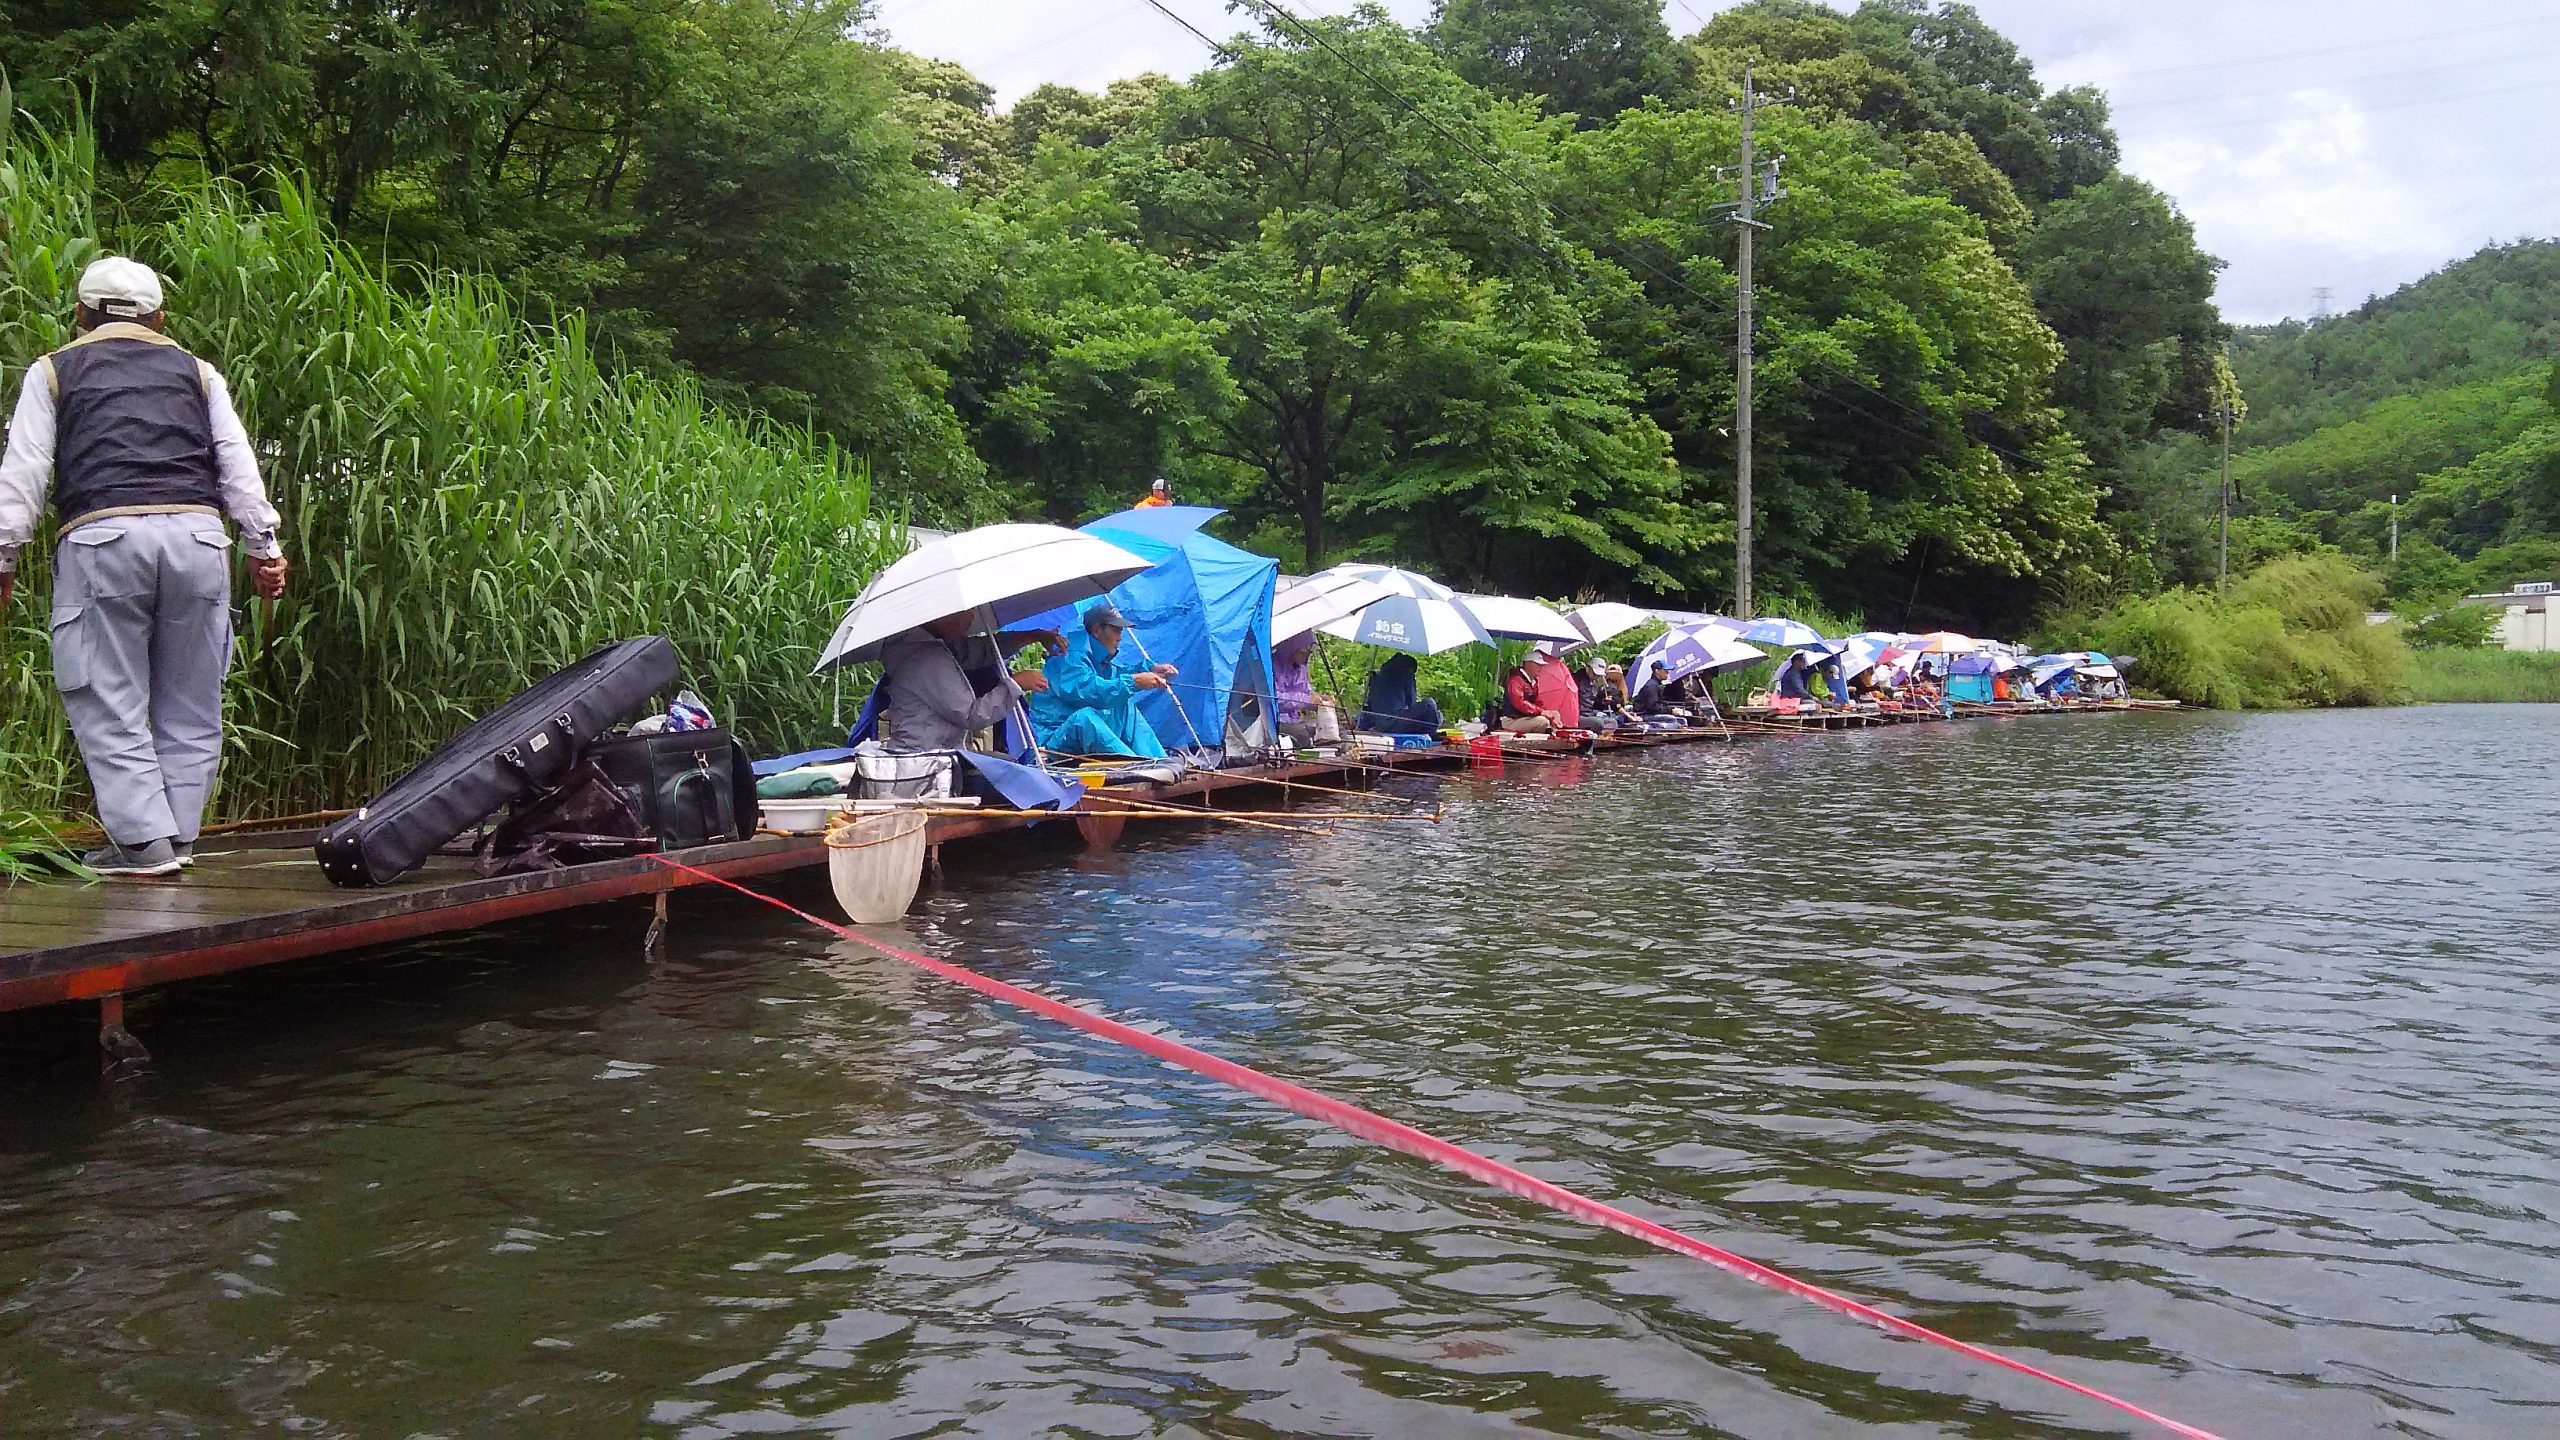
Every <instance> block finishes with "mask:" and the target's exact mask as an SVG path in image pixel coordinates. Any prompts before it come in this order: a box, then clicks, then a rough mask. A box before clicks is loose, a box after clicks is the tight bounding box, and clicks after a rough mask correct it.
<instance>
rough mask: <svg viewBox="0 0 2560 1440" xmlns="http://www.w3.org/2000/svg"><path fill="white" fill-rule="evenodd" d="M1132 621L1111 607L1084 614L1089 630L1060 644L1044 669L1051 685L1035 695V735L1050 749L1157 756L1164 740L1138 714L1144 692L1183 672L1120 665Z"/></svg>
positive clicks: (1068, 752)
mask: <svg viewBox="0 0 2560 1440" xmlns="http://www.w3.org/2000/svg"><path fill="white" fill-rule="evenodd" d="M1127 627H1128V622H1127V621H1125V620H1123V619H1121V618H1120V612H1119V611H1117V610H1114V609H1112V608H1111V607H1110V606H1109V605H1096V606H1094V607H1093V608H1092V609H1090V610H1087V611H1086V612H1084V633H1083V634H1082V635H1079V636H1077V637H1076V638H1075V639H1073V640H1071V641H1069V642H1067V644H1066V645H1064V646H1062V647H1060V649H1059V651H1058V653H1057V654H1055V655H1052V656H1050V657H1049V661H1048V663H1047V664H1045V665H1043V666H1041V667H1040V669H1041V673H1042V674H1043V675H1046V676H1047V677H1048V680H1049V688H1048V689H1047V690H1045V691H1042V692H1041V693H1040V694H1037V695H1034V696H1032V697H1030V700H1029V704H1028V708H1029V709H1030V712H1031V729H1032V733H1033V734H1035V735H1037V736H1038V737H1039V740H1040V747H1041V748H1042V749H1044V750H1055V751H1057V752H1058V753H1059V754H1062V755H1129V756H1137V757H1142V758H1145V759H1150V760H1156V759H1162V758H1163V757H1164V753H1165V751H1164V742H1163V741H1162V740H1160V739H1158V738H1156V732H1155V727H1154V726H1152V725H1149V724H1148V723H1147V717H1145V716H1144V715H1141V714H1139V713H1138V705H1137V696H1138V692H1139V691H1141V690H1161V689H1163V688H1164V687H1165V682H1166V681H1168V680H1170V679H1172V678H1173V677H1174V675H1176V674H1178V673H1179V672H1178V671H1176V670H1175V669H1174V667H1172V666H1170V665H1157V666H1153V667H1151V668H1146V669H1127V670H1124V669H1122V668H1121V666H1120V662H1119V659H1118V656H1119V653H1120V635H1121V632H1122V631H1123V630H1125V629H1126V628H1127Z"/></svg>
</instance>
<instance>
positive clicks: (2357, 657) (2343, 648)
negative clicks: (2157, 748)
mask: <svg viewBox="0 0 2560 1440" xmlns="http://www.w3.org/2000/svg"><path fill="white" fill-rule="evenodd" d="M2381 596H2382V586H2381V582H2380V581H2379V580H2377V579H2376V578H2375V577H2373V576H2372V575H2370V574H2368V573H2366V572H2365V571H2363V570H2361V569H2359V568H2357V567H2356V566H2355V565H2354V564H2353V563H2351V562H2349V561H2347V560H2346V559H2344V558H2342V557H2339V556H2336V555H2295V556H2288V557H2286V558H2284V559H2281V560H2275V561H2271V562H2269V563H2268V564H2266V565H2263V566H2261V567H2259V568H2258V569H2256V570H2254V571H2251V572H2250V573H2249V574H2247V575H2244V576H2242V577H2241V578H2240V579H2238V580H2236V581H2234V582H2233V583H2232V586H2231V593H2230V595H2229V596H2228V597H2227V598H2222V597H2217V596H2215V595H2213V594H2212V593H2210V592H2206V591H2198V590H2172V591H2169V592H2167V593H2165V594H2160V595H2151V596H2145V597H2143V598H2141V599H2137V600H2132V601H2128V602H2126V603H2125V604H2123V605H2121V606H2119V607H2118V608H2116V609H2115V610H2112V611H2110V612H2108V613H2106V614H2104V615H2100V616H2096V617H2094V618H2083V619H2079V620H2064V621H2061V622H2058V623H2057V624H2056V625H2055V626H2054V627H2052V629H2051V630H2049V631H2048V634H2047V638H2048V639H2050V640H2052V641H2053V648H2061V649H2083V648H2096V649H2099V650H2104V651H2106V652H2107V653H2108V654H2111V655H2131V656H2133V657H2135V660H2136V664H2135V667H2134V669H2133V670H2132V672H2131V674H2132V678H2133V681H2134V683H2135V684H2136V685H2137V686H2139V687H2140V688H2142V689H2144V690H2147V691H2151V692H2153V693H2156V694H2161V695H2166V696H2168V697H2170V698H2171V699H2176V700H2184V701H2186V702H2188V703H2190V704H2195V705H2210V706H2213V707H2215V708H2217V709H2225V710H2272V709H2290V708H2294V707H2299V706H2323V705H2392V704H2397V703H2399V702H2400V701H2401V700H2403V699H2405V698H2406V690H2405V680H2406V676H2407V673H2408V666H2409V647H2408V645H2407V643H2406V642H2405V641H2404V640H2403V639H2402V637H2401V634H2400V627H2399V626H2398V625H2397V624H2386V625H2370V624H2367V623H2366V621H2365V615H2366V612H2367V611H2368V610H2369V609H2370V608H2371V607H2373V606H2374V605H2375V604H2377V603H2379V601H2380V600H2381Z"/></svg>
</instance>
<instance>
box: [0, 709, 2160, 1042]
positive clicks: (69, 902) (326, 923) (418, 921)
mask: <svg viewBox="0 0 2560 1440" xmlns="http://www.w3.org/2000/svg"><path fill="white" fill-rule="evenodd" d="M1976 708H1981V709H1989V708H1991V707H1976ZM2018 708H2019V709H2020V711H2021V712H2022V713H2023V712H2024V711H2026V710H2027V709H2029V707H2018ZM2123 708H2134V707H2133V706H2129V705H2122V704H2107V705H2098V704H2086V705H2076V706H2070V707H2056V708H2054V709H2053V710H2052V711H2051V712H2050V713H2064V714H2072V713H2090V712H2096V711H2103V710H2110V709H2123ZM1732 719H1733V723H1732V724H1730V725H1718V726H1711V727H1699V728H1693V729H1688V730H1682V731H1675V732H1667V733H1657V734H1651V735H1643V736H1629V737H1625V738H1617V737H1602V738H1600V739H1598V740H1597V741H1593V742H1589V744H1588V746H1587V748H1589V749H1592V750H1596V751H1599V752H1611V751H1617V750H1630V749H1650V748H1653V747H1655V746H1659V745H1666V744H1686V743H1696V742H1704V741H1731V740H1742V739H1751V738H1761V737H1767V736H1771V735H1778V734H1786V733H1795V732H1807V733H1810V732H1816V731H1822V730H1830V729H1845V728H1853V727H1865V726H1873V725H1883V724H1909V723H1938V722H1941V721H1943V720H1944V719H1945V717H1944V716H1941V715H1940V714H1938V713H1937V712H1935V711H1907V712H1900V713H1896V712H1883V713H1874V712H1867V713H1850V712H1836V711H1835V712H1828V713H1822V714H1805V715H1794V716H1784V715H1774V714H1762V713H1759V712H1749V711H1746V712H1741V713H1739V714H1737V715H1735V716H1734V717H1732ZM1504 748H1505V750H1506V751H1507V752H1519V753H1546V754H1554V753H1556V752H1559V751H1563V750H1565V749H1568V748H1571V747H1568V746H1566V745H1565V744H1563V743H1562V742H1558V741H1552V740H1544V739H1528V738H1523V737H1505V739H1504ZM1476 758H1477V757H1474V756H1473V755H1471V754H1470V752H1469V751H1468V749H1467V748H1466V747H1464V746H1460V745H1437V746H1428V747H1420V748H1413V749H1404V750H1398V751H1395V752H1393V753H1392V754H1376V753H1371V754H1364V755H1361V756H1358V757H1356V758H1355V757H1345V758H1343V759H1339V760H1311V761H1297V762H1291V763H1284V764H1276V765H1268V766H1261V767H1256V768H1251V769H1241V770H1222V771H1204V772H1197V773H1194V774H1190V775H1186V776H1183V777H1182V778H1181V779H1179V780H1175V781H1171V782H1166V783H1144V784H1135V785H1114V786H1111V787H1108V788H1106V789H1103V790H1099V791H1095V792H1093V793H1092V794H1090V795H1088V796H1087V797H1086V800H1085V805H1086V808H1088V809H1103V810H1110V809H1116V808H1122V807H1123V806H1124V805H1125V803H1126V802H1127V801H1131V800H1135V801H1142V802H1149V803H1159V804H1161V803H1166V802H1173V803H1178V804H1183V805H1191V806H1200V807H1204V808H1212V809H1214V808H1218V802H1219V800H1220V799H1221V797H1224V796H1226V795H1227V794H1228V793H1229V792H1232V791H1240V790H1262V791H1266V792H1267V791H1271V790H1273V789H1275V788H1278V789H1282V790H1283V791H1284V793H1285V787H1286V786H1287V784H1288V783H1289V782H1291V781H1295V780H1303V781H1306V782H1309V783H1311V784H1317V785H1326V786H1336V787H1357V786H1359V785H1361V784H1364V783H1370V782H1373V781H1374V779H1375V778H1376V777H1377V776H1378V775H1379V774H1380V773H1381V772H1388V771H1421V770H1434V769H1449V768H1455V767H1460V766H1465V765H1467V764H1469V763H1471V762H1472V761H1474V760H1475V759H1476ZM1230 808H1232V807H1230ZM1125 823H1126V821H1125V820H1121V819H1115V818H1111V817H1109V816H1104V815H1090V816H1079V815H1076V814H1075V813H1074V812H1067V813H1065V814H1062V815H1059V816H1056V817H1050V818H1043V819H1026V818H1024V817H1022V816H1019V815H1016V814H1006V813H999V814H989V815H982V816H981V815H939V816H936V817H935V818H934V819H933V820H932V822H931V828H930V829H929V831H928V832H927V836H928V839H929V841H930V842H931V843H932V844H934V845H937V846H939V845H945V844H950V843H953V842H955V841H962V840H969V839H972V838H975V837H983V836H992V835H998V834H1003V833H1008V832H1018V831H1021V830H1024V829H1027V828H1029V827H1031V826H1034V825H1053V826H1054V825H1063V824H1073V825H1075V826H1076V827H1077V828H1078V830H1079V831H1080V832H1081V833H1082V836H1083V838H1084V840H1085V841H1086V843H1088V844H1093V845H1100V846H1108V845H1111V844H1114V843H1116V842H1117V840H1118V838H1119V833H1120V829H1121V827H1122V826H1123V825H1124V824H1125ZM312 839H313V832H310V831H278V832H272V833H268V834H263V835H255V836H246V837H238V838H234V839H229V840H223V841H210V840H209V841H208V842H206V844H205V846H204V847H203V848H204V853H203V856H202V858H201V859H200V861H199V863H198V864H197V865H196V867H195V868H194V869H193V870H191V871H189V872H187V874H186V875H185V876H184V877H183V878H181V879H176V880H172V881H166V882H126V883H92V884H80V883H76V882H70V881H58V882H50V883H35V882H27V881H13V882H9V883H6V884H0V1011H7V1010H23V1009H28V1008H32V1007H37V1006H45V1005H57V1004H62V1003H66V1002H70V1001H88V1000H94V1001H97V1002H98V1003H99V1006H100V1021H101V1035H102V1039H104V1040H105V1041H106V1043H107V1045H108V1048H109V1051H110V1053H111V1054H112V1053H115V1052H116V1051H117V1050H118V1047H119V1046H120V1045H121V1046H126V1047H132V1048H133V1049H135V1050H138V1048H139V1047H138V1046H133V1042H132V1040H131V1037H130V1036H127V1035H125V1034H124V1033H123V1028H122V1019H123V998H124V997H125V996H127V995H129V994H132V993H134V992H135V991H139V990H145V989H149V988H151V987H153V986H157V985H166V984H169V983H171V982H174V981H179V980H188V979H193V978H196V977H198V976H205V975H217V974H222V973H224V972H227V971H233V970H243V969H249V968H252V967H256V966H262V965H273V964H279V963H283V962H286V961H291V960H300V959H306V958H309V957H312V956H317V955H327V954H333V953H337V952H341V951H347V950H354V949H358V948H361V947H364V946H369V945H379V944H383V943H386V942H390V941H397V940H409V939H415V938H417V937H420V936H425V935H435V934H443V933H449V932H452V931H458V930H470V929H476V928H479V927H481V926H485V925H492V924H497V923H500V922H503V921H508V920H514V919H519V918H522V917H524V916H528V915H538V914H542V913H545V912H547V911H554V910H566V909H571V908H574V907H577V906H583V905H594V904H599V903H602V902H605V901H609V900H619V899H626V898H630V897H633V896H643V895H653V896H656V897H658V904H659V910H660V916H661V919H663V915H664V908H665V904H666V900H665V897H666V895H667V894H668V893H669V892H670V891H674V890H679V889H683V888H686V887H688V886H691V885H697V884H703V883H706V882H704V881H703V880H701V879H699V878H697V877H695V876H693V875H689V874H686V873H684V872H682V871H678V870H674V869H670V868H668V867H667V866H665V865H661V864H659V863H657V861H655V860H653V859H650V858H647V857H634V858H630V859H623V860H611V861H604V862H600V863H596V864H588V865H575V866H570V867H568V868H565V869H561V870H553V871H545V872H540V873H536V874H530V875H508V876H500V877H498V878H495V879H483V878H481V877H480V876H479V875H478V874H476V873H475V872H474V871H473V869H472V867H471V862H470V860H469V859H467V858H463V857H438V858H436V859H434V860H431V861H430V862H429V863H428V864H427V866H426V867H425V868H424V869H423V870H421V871H419V872H418V873H416V874H414V875H411V876H409V877H407V878H405V879H402V880H400V881H398V882H396V883H393V884H390V885H384V886H379V887H375V888H372V889H361V890H348V889H340V888H338V887H336V886H333V885H331V884H330V883H329V882H328V881H327V880H326V879H325V878H323V877H322V875H321V873H320V867H319V865H318V864H317V863H316V862H315V861H314V860H313V859H312V855H311V849H310V846H311V841H312ZM668 858H671V859H677V860H681V861H682V862H683V863H684V864H686V865H687V866H690V867H692V868H694V869H696V870H700V871H703V872H705V873H707V874H710V875H715V876H719V877H721V878H724V879H732V880H737V879H746V878H750V877H753V876H758V875H767V874H772V873H774V872H777V871H784V870H795V869H801V868H804V867H808V866H815V865H823V864H824V863H825V862H826V847H825V844H824V842H823V840H822V839H821V838H820V837H818V836H815V835H762V836H758V837H756V838H754V839H751V840H742V841H738V842H735V843H732V844H726V845H712V846H705V847H702V848H699V849H692V850H684V851H678V852H674V853H673V854H672V855H670V856H669V857H668ZM654 934H655V931H654V929H653V932H652V938H653V939H654Z"/></svg>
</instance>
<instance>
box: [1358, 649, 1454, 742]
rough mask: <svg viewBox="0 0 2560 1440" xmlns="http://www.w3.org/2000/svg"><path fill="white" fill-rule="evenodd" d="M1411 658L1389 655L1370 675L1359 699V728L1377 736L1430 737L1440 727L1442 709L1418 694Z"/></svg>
mask: <svg viewBox="0 0 2560 1440" xmlns="http://www.w3.org/2000/svg"><path fill="white" fill-rule="evenodd" d="M1415 678H1416V671H1415V667H1414V663H1413V657H1412V656H1410V655H1390V656H1388V657H1387V658H1386V662H1385V663H1384V664H1382V665H1380V666H1379V667H1378V668H1377V669H1375V670H1372V671H1370V672H1369V687H1368V690H1367V692H1366V693H1365V694H1363V695H1362V696H1361V699H1360V728H1361V729H1363V730H1366V731H1368V732H1370V733H1371V734H1374V735H1428V734H1431V733H1432V732H1433V731H1435V730H1438V729H1439V728H1440V706H1439V703H1438V702H1436V701H1432V700H1426V699H1424V698H1422V697H1421V696H1420V695H1419V694H1417V693H1415V689H1416V686H1415Z"/></svg>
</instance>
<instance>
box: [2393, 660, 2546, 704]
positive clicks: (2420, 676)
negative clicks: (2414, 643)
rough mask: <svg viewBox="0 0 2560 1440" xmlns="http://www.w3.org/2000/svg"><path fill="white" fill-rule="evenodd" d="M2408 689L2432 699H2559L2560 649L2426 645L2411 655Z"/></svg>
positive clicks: (2433, 701)
mask: <svg viewBox="0 0 2560 1440" xmlns="http://www.w3.org/2000/svg"><path fill="white" fill-rule="evenodd" d="M2409 693H2410V694H2411V695H2412V696H2414V697H2416V698H2417V699H2419V700H2422V701H2426V702H2428V703H2430V704H2450V703H2453V702H2457V701H2480V700H2498V701H2536V702H2540V703H2543V704H2560V653H2554V652H2551V651H2542V652H2534V651H2526V650H2489V649H2480V650H2421V651H2419V652H2417V653H2416V654H2415V655H2413V656H2411V657H2410V661H2409Z"/></svg>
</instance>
